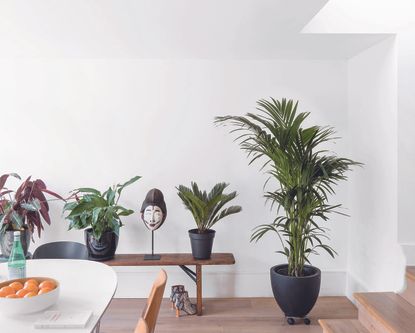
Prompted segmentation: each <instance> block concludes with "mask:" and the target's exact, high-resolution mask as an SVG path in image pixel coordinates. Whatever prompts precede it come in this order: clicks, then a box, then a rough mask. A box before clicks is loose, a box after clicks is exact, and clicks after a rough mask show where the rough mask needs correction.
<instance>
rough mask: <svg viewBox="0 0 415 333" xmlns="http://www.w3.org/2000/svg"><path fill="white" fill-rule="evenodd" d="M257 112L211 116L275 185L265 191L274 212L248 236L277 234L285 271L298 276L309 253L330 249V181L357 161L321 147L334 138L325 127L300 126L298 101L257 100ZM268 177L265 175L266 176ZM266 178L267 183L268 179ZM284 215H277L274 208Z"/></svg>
mask: <svg viewBox="0 0 415 333" xmlns="http://www.w3.org/2000/svg"><path fill="white" fill-rule="evenodd" d="M257 104H258V108H257V109H258V110H259V112H260V113H259V114H252V113H248V114H247V115H246V116H244V117H243V116H224V117H217V118H216V121H215V122H216V123H218V124H228V125H231V126H233V127H234V129H233V130H232V131H231V132H237V133H238V134H239V135H238V136H237V138H236V141H238V143H239V145H240V147H241V149H242V150H244V151H245V152H246V153H247V154H248V157H249V158H250V162H249V164H251V163H253V162H255V161H257V160H260V159H263V164H262V167H261V170H266V173H268V174H269V176H270V179H273V180H275V181H276V183H277V184H278V185H279V186H278V188H277V189H275V190H273V191H268V192H266V194H265V197H266V198H267V200H270V201H271V203H272V205H274V204H275V205H277V207H278V210H277V217H276V218H275V220H274V221H273V222H272V223H270V224H262V225H259V226H258V227H257V228H256V229H255V230H254V232H253V234H252V237H251V241H258V240H259V239H261V238H262V237H263V236H264V235H265V234H266V233H267V232H269V231H272V232H275V233H276V234H277V235H278V238H279V240H280V241H281V243H282V247H283V250H282V251H278V252H280V253H282V254H283V255H285V256H286V257H287V260H288V275H289V276H296V277H299V276H302V275H303V274H304V266H305V264H306V263H309V255H310V254H318V250H320V249H321V250H325V251H327V252H328V253H329V254H330V256H332V257H334V255H335V254H336V252H335V251H334V250H333V249H332V248H331V247H330V246H329V245H327V244H325V242H324V241H325V240H327V239H328V236H327V235H326V229H325V228H324V227H322V226H321V223H320V222H321V220H324V221H327V220H328V219H329V216H328V215H329V214H330V213H340V214H342V213H341V212H340V211H339V208H340V207H341V205H340V204H336V205H331V204H329V203H328V201H329V196H330V195H333V194H335V190H334V189H335V186H336V185H337V184H338V182H339V181H342V180H346V179H347V176H346V172H347V171H349V170H350V168H351V167H352V166H355V165H361V163H358V162H355V161H353V160H351V159H348V158H341V157H337V156H336V155H333V154H332V153H330V152H329V151H328V150H326V147H325V144H327V143H329V142H331V141H333V140H334V139H336V138H335V137H334V130H333V128H331V127H320V126H311V127H304V121H305V120H306V119H307V117H308V116H309V113H305V112H302V113H297V106H298V102H296V103H294V102H293V101H292V100H288V101H287V100H286V99H282V100H281V101H278V100H275V99H271V100H270V101H267V100H260V101H258V103H257ZM270 179H268V180H270ZM268 180H267V182H268ZM281 208H282V210H283V213H284V214H281V215H280V214H279V212H280V210H281Z"/></svg>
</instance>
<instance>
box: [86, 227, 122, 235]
mask: <svg viewBox="0 0 415 333" xmlns="http://www.w3.org/2000/svg"><path fill="white" fill-rule="evenodd" d="M84 230H85V231H86V232H88V233H91V232H92V228H91V227H89V228H86V229H84ZM108 232H113V233H115V231H114V230H107V231H104V232H103V234H106V233H108Z"/></svg>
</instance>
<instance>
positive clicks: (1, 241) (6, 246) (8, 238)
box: [0, 228, 32, 258]
mask: <svg viewBox="0 0 415 333" xmlns="http://www.w3.org/2000/svg"><path fill="white" fill-rule="evenodd" d="M31 239H32V233H31V232H30V230H29V229H28V228H24V229H23V230H22V231H21V232H20V242H21V243H22V248H23V252H24V255H25V256H26V257H27V254H28V251H29V246H30V240H31ZM13 243H14V231H13V230H7V231H6V232H5V233H4V234H3V235H1V236H0V247H1V253H2V255H3V256H4V257H6V258H8V257H10V253H11V251H12V248H13Z"/></svg>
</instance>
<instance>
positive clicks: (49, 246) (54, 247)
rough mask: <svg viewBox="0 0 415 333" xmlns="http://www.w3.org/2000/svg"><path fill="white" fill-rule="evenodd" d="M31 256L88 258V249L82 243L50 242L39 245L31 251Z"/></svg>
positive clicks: (41, 257) (43, 257)
mask: <svg viewBox="0 0 415 333" xmlns="http://www.w3.org/2000/svg"><path fill="white" fill-rule="evenodd" d="M32 258H33V259H85V260H88V250H87V248H86V246H85V245H84V244H81V243H77V242H69V241H62V242H52V243H46V244H43V245H40V246H39V247H38V248H37V249H36V250H35V252H34V253H33V257H32Z"/></svg>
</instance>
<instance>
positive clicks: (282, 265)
mask: <svg viewBox="0 0 415 333" xmlns="http://www.w3.org/2000/svg"><path fill="white" fill-rule="evenodd" d="M304 267H306V268H310V269H312V270H314V273H313V274H310V275H305V276H291V275H287V274H282V273H279V272H278V270H280V269H284V268H288V264H281V265H275V266H272V267H271V272H272V273H274V274H276V275H280V276H284V277H285V278H288V279H311V278H314V277H316V276H319V275H321V271H320V269H319V268H317V267H315V266H312V265H304Z"/></svg>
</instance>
